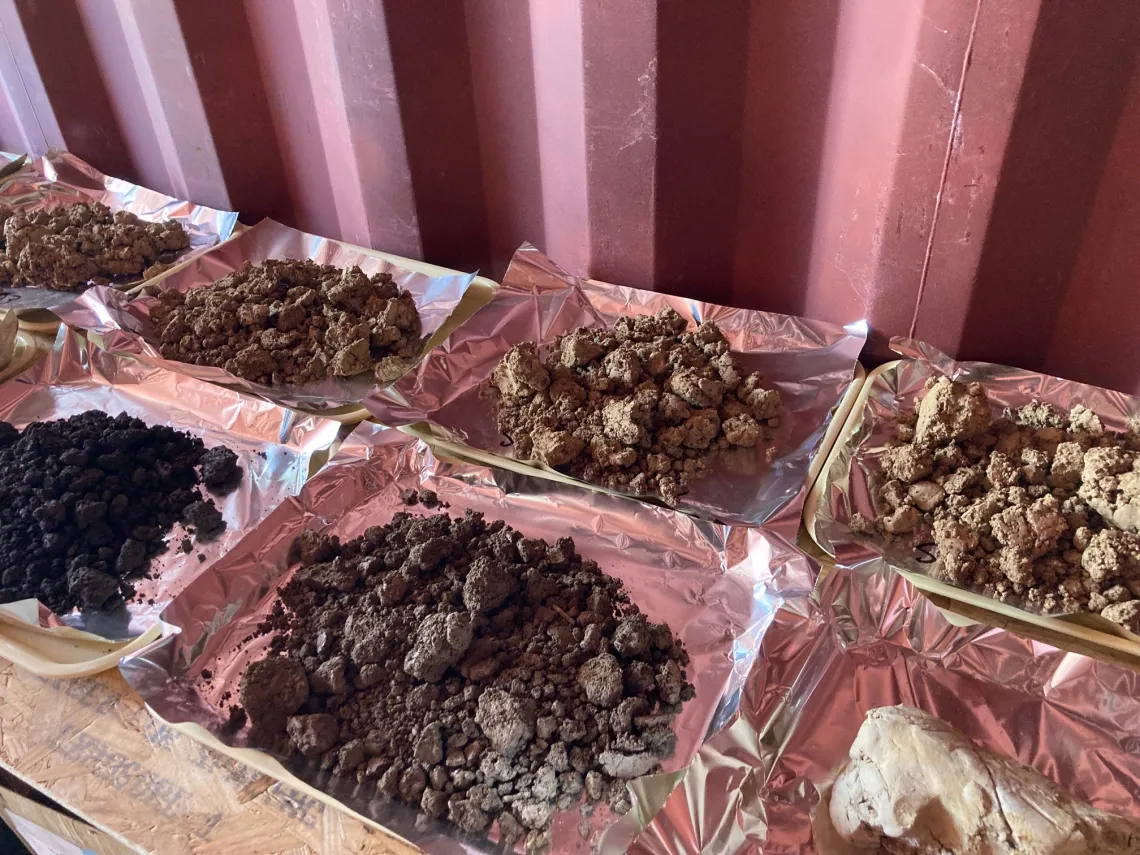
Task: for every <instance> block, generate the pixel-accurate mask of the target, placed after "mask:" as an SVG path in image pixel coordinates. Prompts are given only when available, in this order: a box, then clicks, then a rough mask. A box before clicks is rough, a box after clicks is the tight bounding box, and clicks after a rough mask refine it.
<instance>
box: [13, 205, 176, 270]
mask: <svg viewBox="0 0 1140 855" xmlns="http://www.w3.org/2000/svg"><path fill="white" fill-rule="evenodd" d="M189 246H190V238H189V236H188V235H187V234H186V230H185V229H183V228H182V225H181V224H180V223H177V222H174V221H173V220H167V221H164V222H160V223H150V222H146V221H145V220H140V219H139V218H138V217H136V216H135V215H134V214H131V213H128V212H127V211H116V212H115V213H113V214H112V213H111V209H110V208H108V207H107V206H106V205H103V204H100V203H99V202H91V203H80V204H77V205H70V206H66V207H58V208H52V209H51V210H43V211H27V212H24V211H19V212H16V213H14V214H11V215H10V216H8V217H7V218H6V219H5V220H4V254H3V256H0V284H2V285H11V286H16V287H36V288H50V289H51V290H53V291H83V290H85V289H86V288H87V287H88V285H90V284H106V283H108V282H110V281H123V280H128V279H132V278H138V277H139V276H140V274H141V275H142V276H143V277H144V278H151V277H150V276H147V275H146V274H147V273H149V272H150V270H151V269H152V268H155V267H158V266H159V265H161V264H162V263H163V262H170V261H173V259H174V256H175V255H176V254H177V253H179V252H181V251H182V250H184V249H187V248H188V247H189ZM160 269H161V268H160ZM152 275H153V274H152Z"/></svg>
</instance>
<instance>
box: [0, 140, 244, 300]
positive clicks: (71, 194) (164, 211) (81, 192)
mask: <svg viewBox="0 0 1140 855" xmlns="http://www.w3.org/2000/svg"><path fill="white" fill-rule="evenodd" d="M4 157H5V158H8V157H16V155H4ZM78 202H102V203H103V204H104V205H106V206H107V207H108V208H110V209H111V210H112V211H130V212H131V213H132V214H135V215H137V216H138V217H139V218H140V219H143V220H149V221H151V222H158V221H161V220H177V221H178V222H180V223H181V224H182V226H183V227H184V228H185V229H186V233H187V234H188V235H189V237H190V249H189V250H187V251H186V252H184V253H183V254H182V255H181V256H179V259H178V260H179V261H185V260H187V259H189V258H193V257H194V256H195V255H199V254H201V253H202V252H204V251H205V250H207V249H209V248H210V247H212V246H215V245H217V244H218V243H219V242H221V241H224V240H226V239H227V238H228V237H229V236H230V235H231V234H233V230H234V227H235V226H236V225H237V214H236V213H234V212H233V211H216V210H214V209H213V208H207V207H205V206H203V205H195V204H193V203H191V202H182V201H179V200H178V199H173V198H171V197H170V196H166V195H164V194H162V193H159V192H157V191H155V190H148V189H147V188H146V187H140V186H138V185H137V184H131V183H130V182H128V181H124V180H122V179H121V178H111V177H110V176H107V175H104V174H103V173H101V172H99V170H97V169H95V167H93V166H91V165H90V164H87V163H84V162H83V161H82V160H80V159H79V158H78V157H76V156H75V155H73V154H70V153H68V152H61V151H55V150H52V151H49V152H48V153H47V154H45V155H44V156H43V157H41V158H40V159H39V160H35V161H32V162H31V163H28V164H27V165H26V166H25V167H24V168H23V169H21V170H19V171H17V172H15V173H14V174H12V175H11V176H10V177H8V178H7V179H5V180H3V181H0V209H8V210H15V211H38V210H42V209H45V208H57V207H60V206H64V205H74V204H76V203H78ZM135 284H137V281H136V282H126V283H122V284H121V287H131V286H132V285H135ZM74 299H75V294H74V293H70V292H67V291H52V290H50V289H48V288H4V289H0V307H2V308H9V309H51V308H54V307H56V306H59V305H62V304H64V303H69V302H71V301H72V300H74Z"/></svg>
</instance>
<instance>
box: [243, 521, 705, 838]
mask: <svg viewBox="0 0 1140 855" xmlns="http://www.w3.org/2000/svg"><path fill="white" fill-rule="evenodd" d="M294 548H295V550H296V555H297V556H298V557H299V559H300V561H301V566H300V568H299V569H298V570H297V571H296V573H295V575H294V576H293V578H292V579H291V580H290V581H289V582H288V583H287V584H286V585H285V586H284V587H283V588H282V590H281V594H280V599H279V601H278V602H277V603H276V605H275V606H274V608H273V611H272V613H271V614H270V616H269V617H268V618H267V619H266V621H265V622H264V624H263V625H262V626H261V627H260V629H259V632H262V633H266V632H272V633H274V636H273V639H272V641H271V644H270V655H269V657H268V658H267V659H264V660H261V661H259V662H255V663H253V664H251V665H250V666H249V668H248V669H247V670H246V672H245V674H244V676H243V677H242V680H241V686H240V688H241V703H242V708H243V709H244V711H245V712H246V713H247V714H248V716H249V719H250V722H251V724H252V726H253V730H252V734H251V738H252V739H253V741H254V742H255V743H257V744H260V745H263V746H265V747H268V748H270V749H271V750H274V751H276V752H278V753H283V754H285V755H289V756H291V757H292V758H293V761H294V763H295V764H297V765H299V767H300V770H301V773H302V774H303V775H307V776H308V777H309V778H310V779H319V780H318V782H319V783H321V784H322V785H328V786H329V787H332V788H334V789H335V787H334V785H344V784H345V782H351V783H352V785H354V786H355V794H356V795H357V796H359V795H360V794H362V793H363V796H364V798H366V799H368V798H371V799H378V800H381V801H385V800H389V799H397V800H400V801H403V802H406V803H408V804H410V805H412V806H413V807H415V808H418V809H419V810H420V811H421V813H420V817H421V821H424V820H426V819H428V818H432V819H444V820H450V821H451V822H453V823H455V824H456V825H458V826H459V827H460V828H461V829H462V830H463V831H465V832H469V833H473V834H483V833H487V832H489V831H490V830H491V827H492V825H493V824H495V823H496V822H497V823H498V833H499V835H500V836H501V838H502V839H505V840H507V841H509V842H512V843H513V842H514V841H517V840H519V839H521V838H523V837H524V836H525V837H526V843H527V845H528V847H530V848H534V849H541V848H543V847H544V846H545V845H546V844H547V843H548V842H549V833H550V823H551V819H552V815H553V812H554V811H555V810H556V809H557V810H568V809H571V808H573V807H574V806H575V805H577V804H579V802H580V801H582V800H583V799H585V801H586V803H587V806H589V805H592V804H594V803H596V802H598V801H604V802H607V803H608V804H609V805H610V807H611V808H612V809H614V810H615V811H617V812H624V811H625V810H628V809H629V806H630V803H629V798H628V795H627V793H626V789H625V782H626V781H628V780H629V779H632V778H635V777H638V776H640V775H645V774H648V773H651V772H653V771H656V770H658V769H659V768H660V763H661V761H662V760H664V759H667V758H668V757H670V756H672V754H673V752H674V749H675V746H676V735H675V734H674V733H673V731H672V730H671V729H670V725H671V723H672V721H673V719H674V718H675V717H676V716H677V714H678V713H679V712H680V710H681V705H682V704H683V703H684V702H685V701H686V700H688V699H689V698H691V697H692V694H693V688H692V686H691V685H690V684H689V683H687V682H686V680H685V666H686V665H687V664H688V656H687V654H686V653H685V651H684V648H683V646H682V645H681V643H680V642H679V641H678V640H677V639H675V638H674V636H673V633H672V632H671V631H670V630H669V628H668V627H667V626H666V625H664V624H654V623H650V622H649V621H648V620H646V618H645V616H644V615H642V614H641V613H640V612H639V611H638V609H637V607H636V606H635V605H633V604H632V603H630V600H629V597H628V595H627V594H626V592H625V590H624V588H623V586H622V584H621V582H619V581H618V580H616V579H614V578H612V577H610V576H607V575H606V574H605V573H603V572H602V571H601V570H600V569H599V568H598V566H597V564H595V563H594V562H593V561H590V560H586V559H582V558H581V557H580V556H579V555H578V554H577V553H576V552H575V550H574V543H573V541H572V540H570V539H569V538H561V539H559V540H558V541H557V542H556V543H554V544H549V543H546V542H545V541H542V540H539V539H535V538H527V537H523V536H522V535H521V534H520V533H519V532H517V531H515V530H514V529H512V528H510V527H509V526H507V525H505V524H504V523H502V522H491V523H488V522H486V521H485V520H484V518H483V516H482V514H478V513H474V512H471V511H468V512H467V513H466V514H465V515H464V516H462V517H450V516H448V515H446V514H435V515H433V516H428V517H417V516H413V515H411V514H409V513H407V512H400V513H397V514H396V516H395V517H394V518H393V520H392V522H391V523H390V524H388V525H385V526H378V527H374V528H370V529H368V531H367V532H365V534H364V535H363V536H362V537H360V538H357V539H356V540H353V541H350V542H348V543H345V544H341V543H339V542H338V541H337V539H336V538H331V539H330V538H328V537H326V536H324V535H320V534H315V533H305V534H303V535H302V536H301V537H300V538H299V539H298V541H297V542H296V544H295V546H294ZM232 714H233V713H232V709H231V715H232ZM322 775H323V776H324V777H323V778H322V777H321V776H322ZM330 776H331V777H330ZM334 779H335V780H334Z"/></svg>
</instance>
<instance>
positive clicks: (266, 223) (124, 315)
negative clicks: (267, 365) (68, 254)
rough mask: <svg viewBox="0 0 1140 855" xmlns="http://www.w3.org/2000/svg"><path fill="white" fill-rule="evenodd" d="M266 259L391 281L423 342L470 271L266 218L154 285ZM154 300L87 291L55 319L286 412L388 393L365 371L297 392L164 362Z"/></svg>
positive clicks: (185, 286)
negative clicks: (412, 309)
mask: <svg viewBox="0 0 1140 855" xmlns="http://www.w3.org/2000/svg"><path fill="white" fill-rule="evenodd" d="M270 258H296V259H310V260H312V261H315V262H317V263H319V264H331V265H333V266H334V267H351V266H353V265H355V266H358V267H359V268H360V269H361V270H363V271H364V272H365V273H366V274H367V275H369V276H372V275H375V274H377V273H390V274H392V280H393V281H394V282H395V283H396V284H397V285H399V286H400V287H401V288H405V289H406V290H407V291H408V292H409V293H410V294H411V295H412V298H413V299H414V300H415V303H416V308H418V309H419V313H420V320H421V322H422V324H423V334H424V336H425V337H426V338H430V337H431V336H432V335H433V334H434V333H435V332H436V331H437V330H438V329H439V328H440V327H441V326H443V323H444V321H446V320H447V319H448V317H449V316H450V315H451V313H452V312H453V311H454V310H455V307H456V306H458V305H459V301H460V300H461V299H462V298H463V293H464V292H465V291H466V290H467V288H468V286H469V285H470V284H471V281H472V280H473V279H474V278H475V274H469V273H455V274H453V275H447V276H429V275H427V274H424V273H420V272H418V271H415V270H409V269H407V268H403V267H399V266H397V265H395V264H393V263H391V262H390V261H388V260H387V259H384V258H380V257H378V256H377V255H375V254H371V253H369V252H367V251H366V250H363V249H360V248H358V247H354V246H352V245H350V244H346V243H341V242H340V241H335V240H330V239H328V238H323V237H317V236H316V235H310V234H306V233H305V232H301V231H297V229H292V228H289V227H288V226H286V225H282V224H281V223H278V222H275V221H274V220H268V219H267V220H262V221H261V222H260V223H258V224H257V225H256V226H254V227H253V228H251V229H249V230H248V231H246V232H244V233H242V234H241V235H239V236H237V237H235V238H234V239H233V240H230V241H227V242H226V243H224V244H223V245H221V246H219V247H218V248H217V249H215V250H214V251H213V252H209V253H206V254H205V255H202V256H201V257H199V258H198V259H196V260H195V261H194V262H193V263H191V264H189V265H187V266H186V267H184V268H183V269H181V270H179V271H176V272H175V273H172V274H171V275H170V276H166V277H163V279H162V280H161V281H160V282H159V283H158V285H157V286H156V287H158V288H161V289H164V290H165V289H174V290H176V291H189V290H190V289H191V288H199V287H201V286H203V285H209V284H210V283H211V282H215V281H217V280H218V279H221V278H222V277H223V276H225V275H227V274H229V273H233V272H234V271H235V270H239V269H240V268H241V267H242V265H243V264H245V263H246V262H249V263H250V264H258V263H260V262H262V261H265V260H267V259H270ZM154 303H155V298H154V297H153V296H135V297H131V296H128V295H126V294H123V293H121V292H120V291H117V290H115V289H113V288H92V289H91V290H89V291H87V292H86V293H85V294H83V295H82V296H81V297H80V298H79V299H78V300H76V301H75V302H73V303H70V304H68V305H65V306H61V307H60V308H59V309H57V311H56V314H58V315H59V316H60V318H61V319H62V320H63V321H64V322H65V323H68V324H71V325H72V326H75V327H79V328H81V329H85V330H88V331H90V332H92V333H95V334H97V335H99V336H100V337H101V339H102V344H103V346H104V347H106V348H107V349H108V350H110V351H111V352H113V353H128V354H131V355H132V356H138V357H139V358H140V359H142V360H143V361H145V362H147V363H148V364H150V365H158V366H161V367H163V368H168V369H170V370H171V371H177V372H179V373H181V374H186V375H189V376H191V377H197V378H198V379H199V380H207V381H209V382H211V383H218V384H221V385H225V386H231V387H233V388H236V389H241V390H243V391H246V392H251V393H253V394H255V395H260V396H261V397H263V398H265V399H266V400H267V401H273V402H274V403H277V404H281V405H282V406H286V407H300V408H303V409H308V410H324V409H332V408H335V407H341V406H344V405H346V404H355V403H359V402H360V400H361V399H362V398H364V397H365V396H367V395H370V394H374V395H376V396H377V397H379V398H381V399H383V398H385V397H387V396H388V395H389V392H388V391H387V388H388V387H389V386H391V384H384V385H378V384H377V383H376V381H375V379H374V378H373V377H372V375H371V374H364V375H361V376H358V377H355V378H352V379H349V380H337V379H333V378H329V379H326V380H324V381H323V382H321V383H317V384H312V385H309V386H305V387H296V388H294V387H271V386H262V385H260V384H258V383H251V382H249V381H248V380H245V379H243V378H241V377H238V376H236V375H234V374H231V373H230V372H228V371H226V370H225V369H222V368H214V367H211V366H208V365H189V364H187V363H184V362H175V361H174V360H171V359H164V358H163V356H162V354H161V353H159V351H158V348H157V347H155V345H154V344H152V342H153V341H154V336H153V332H152V330H151V325H150V309H151V306H153V305H154Z"/></svg>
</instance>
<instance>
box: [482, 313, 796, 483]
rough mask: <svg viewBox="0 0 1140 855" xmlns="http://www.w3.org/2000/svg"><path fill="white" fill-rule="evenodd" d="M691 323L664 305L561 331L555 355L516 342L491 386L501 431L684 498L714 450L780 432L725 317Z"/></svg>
mask: <svg viewBox="0 0 1140 855" xmlns="http://www.w3.org/2000/svg"><path fill="white" fill-rule="evenodd" d="M685 327H686V321H685V319H684V318H682V317H681V316H680V315H679V314H677V312H675V311H673V310H672V309H669V308H665V309H662V310H661V311H660V312H658V313H657V314H656V315H646V316H642V317H637V318H621V319H619V320H618V322H617V323H616V324H615V325H614V328H613V329H612V330H606V329H592V328H589V327H580V328H579V329H576V330H574V332H571V333H566V334H565V335H562V336H559V337H558V338H557V339H556V340H555V342H554V348H553V350H552V351H551V353H550V355H549V357H548V358H547V359H546V360H545V361H543V360H542V359H541V358H540V356H539V352H538V348H537V347H536V346H535V344H534V343H533V342H524V343H523V344H519V345H516V346H515V347H512V348H511V349H510V350H509V351H507V353H506V355H504V356H503V358H502V360H500V362H499V364H498V366H497V367H496V368H495V370H494V372H493V374H492V375H491V381H490V384H489V387H488V389H489V391H490V394H491V395H492V396H493V397H494V398H495V419H496V422H497V424H498V427H499V430H500V431H502V433H503V434H505V435H506V436H507V437H509V438H510V440H511V441H512V442H513V444H514V447H515V451H516V452H517V454H518V455H519V456H520V457H522V458H524V459H535V460H539V461H541V462H542V463H545V464H547V465H548V466H551V467H554V468H556V469H560V470H562V471H565V472H569V474H571V475H573V476H574V477H576V478H581V479H583V480H585V481H590V482H592V483H595V484H601V485H602V486H604V487H608V488H610V489H614V490H621V491H624V492H630V493H634V494H637V495H642V496H658V497H660V498H661V499H663V500H664V501H665V502H666V503H668V504H670V505H676V504H677V502H678V501H679V500H680V498H681V496H683V495H684V494H685V492H686V491H687V490H688V487H689V484H690V482H691V481H692V480H693V479H694V478H697V477H699V476H700V475H702V474H703V473H704V470H705V467H706V463H707V460H708V458H709V457H711V456H712V455H714V454H716V453H717V452H719V451H724V450H726V449H730V448H734V447H736V448H752V447H753V446H755V445H756V443H758V442H762V441H770V440H771V430H770V429H774V428H776V427H778V426H779V419H778V415H777V414H778V413H779V410H780V393H779V392H777V391H776V390H774V389H766V388H764V386H763V385H762V378H761V376H760V375H759V374H758V373H752V374H746V373H745V372H744V371H743V370H742V369H741V367H740V364H739V362H738V361H737V360H736V357H735V356H734V355H733V354H732V352H731V351H730V350H729V346H728V342H727V341H726V340H725V338H724V334H723V333H722V332H721V331H720V328H719V327H718V326H717V325H716V324H715V323H710V322H705V323H702V324H700V326H698V327H697V328H696V329H695V330H693V331H691V332H687V331H686V329H685Z"/></svg>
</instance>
